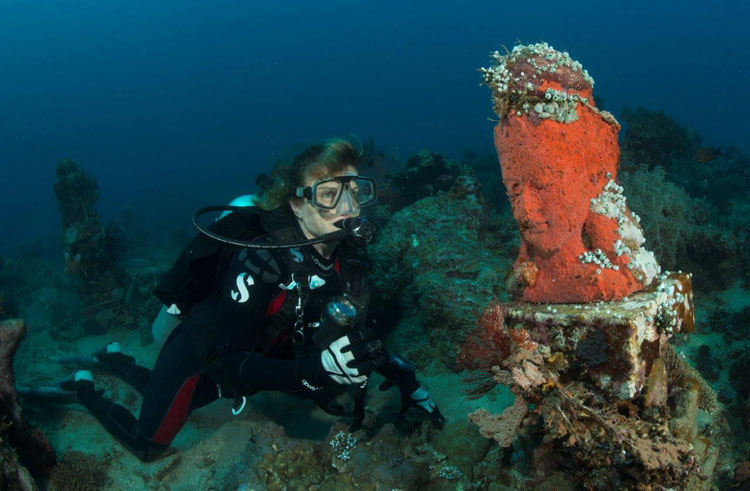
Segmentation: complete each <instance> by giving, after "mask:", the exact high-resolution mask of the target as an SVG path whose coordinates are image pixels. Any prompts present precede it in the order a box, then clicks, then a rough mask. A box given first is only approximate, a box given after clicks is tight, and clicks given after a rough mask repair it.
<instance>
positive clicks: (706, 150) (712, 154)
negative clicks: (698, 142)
mask: <svg viewBox="0 0 750 491" xmlns="http://www.w3.org/2000/svg"><path fill="white" fill-rule="evenodd" d="M719 155H721V148H720V147H700V148H698V149H697V150H696V151H695V153H694V154H693V160H695V161H696V162H700V163H702V164H705V163H706V162H711V161H712V160H715V159H716V157H718V156H719Z"/></svg>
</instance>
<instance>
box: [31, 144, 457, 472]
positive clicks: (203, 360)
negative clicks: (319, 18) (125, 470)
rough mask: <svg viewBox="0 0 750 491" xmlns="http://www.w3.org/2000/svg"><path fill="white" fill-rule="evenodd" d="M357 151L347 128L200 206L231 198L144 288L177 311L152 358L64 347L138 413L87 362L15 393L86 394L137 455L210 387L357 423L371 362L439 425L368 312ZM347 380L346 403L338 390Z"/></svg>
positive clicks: (240, 400)
mask: <svg viewBox="0 0 750 491" xmlns="http://www.w3.org/2000/svg"><path fill="white" fill-rule="evenodd" d="M359 159H360V153H359V152H358V151H357V150H356V149H355V147H354V146H353V145H352V144H351V143H349V142H348V141H346V140H342V139H333V140H328V141H326V142H324V143H321V144H316V145H312V146H310V147H308V148H307V149H305V150H304V151H303V152H302V153H301V154H300V155H298V156H297V157H296V158H295V159H294V160H293V161H292V162H291V164H280V165H278V166H277V167H276V169H274V173H273V174H272V177H271V178H270V179H269V182H268V183H267V184H266V185H265V186H264V192H263V193H262V195H261V197H260V198H259V199H258V200H257V201H256V203H255V205H256V206H252V207H247V208H238V207H211V208H208V209H204V210H202V211H201V212H199V214H200V213H202V212H204V211H216V210H218V209H222V208H230V209H231V212H230V213H228V214H226V213H225V214H224V215H222V217H221V218H220V219H218V220H217V221H216V223H214V224H213V225H212V226H211V227H208V228H203V227H202V226H200V225H198V222H197V218H196V220H195V221H196V226H198V227H199V229H201V231H202V232H204V233H203V234H200V235H199V236H198V237H196V238H195V239H194V240H193V241H192V242H191V243H190V244H189V245H188V247H186V248H185V250H184V251H183V253H182V255H181V256H180V258H179V259H178V261H177V262H176V263H175V265H174V266H173V267H172V269H171V270H170V271H168V272H167V274H166V275H165V276H164V278H163V279H162V281H161V282H160V284H159V285H158V286H157V288H156V290H155V294H156V295H157V297H159V298H160V300H162V301H163V302H164V304H165V308H164V309H163V310H162V313H161V314H160V318H161V320H160V321H159V319H157V321H159V322H161V323H162V324H164V320H165V319H178V320H179V323H178V325H177V326H176V327H175V328H174V329H173V330H172V331H171V332H170V333H169V334H168V336H166V341H165V342H164V345H163V347H162V349H161V351H160V353H159V356H158V358H157V360H156V363H155V365H154V368H153V369H152V370H149V369H147V368H145V367H142V366H139V365H137V364H136V363H135V359H134V358H133V357H131V356H128V355H125V354H124V353H122V351H121V349H120V346H119V344H118V343H116V342H112V343H109V344H108V345H106V346H105V347H104V348H102V349H101V350H99V351H98V352H96V353H94V354H93V355H88V356H78V357H75V358H74V359H73V360H74V361H76V362H78V363H82V364H84V365H88V367H95V368H100V369H105V370H107V371H109V372H110V373H112V374H113V375H116V376H118V377H120V378H122V379H123V380H125V381H126V382H128V383H129V384H131V385H132V386H133V387H134V388H135V389H136V390H138V391H139V392H140V393H141V394H142V396H143V402H142V405H141V409H140V413H139V416H138V418H136V417H135V416H134V415H133V414H131V412H130V411H129V410H128V409H127V408H125V407H123V406H121V405H119V404H117V403H115V402H113V401H111V400H109V399H107V398H105V397H104V396H103V395H102V392H103V391H100V390H96V389H95V385H94V380H93V376H92V374H91V372H90V371H88V370H78V371H77V372H75V373H74V374H73V375H71V376H70V377H68V378H67V379H65V380H63V381H61V382H59V383H58V384H57V385H56V386H53V387H18V388H17V390H18V393H19V394H20V395H22V396H27V397H37V398H40V397H41V398H44V397H47V398H49V399H50V400H57V401H61V400H64V399H65V400H67V401H68V402H77V403H79V404H81V405H83V406H84V407H86V408H87V409H88V410H89V412H91V414H92V415H93V416H94V417H96V418H97V419H98V420H99V421H100V422H101V423H102V424H103V425H104V427H105V428H106V429H107V431H109V432H110V433H111V434H112V435H113V436H114V437H116V438H117V439H118V440H120V441H121V442H122V443H123V444H124V445H125V446H126V447H127V448H129V449H130V450H131V451H132V452H133V453H134V454H135V455H136V456H138V458H140V459H142V460H144V461H151V460H153V459H155V458H157V457H158V456H159V455H161V454H162V453H163V452H164V450H165V449H166V448H167V447H168V446H169V445H170V443H171V442H172V440H173V439H174V437H175V436H176V435H177V433H178V432H179V431H180V429H181V428H182V426H183V425H184V424H185V421H186V420H187V418H188V416H189V414H190V413H191V412H192V411H193V410H195V409H197V408H199V407H202V406H205V405H207V404H209V403H211V402H213V401H215V400H216V399H218V398H220V397H230V398H234V399H235V407H234V409H233V412H234V413H235V414H238V413H239V411H241V410H242V408H244V404H245V399H246V397H247V396H250V395H252V394H255V393H257V392H260V391H284V392H287V393H292V394H296V395H301V396H303V397H307V398H311V399H313V400H315V402H316V403H317V404H318V405H319V406H320V407H321V408H322V409H324V410H325V411H327V412H329V413H332V414H337V415H344V416H350V417H352V418H353V420H354V425H353V426H354V427H356V426H358V424H360V423H361V421H362V418H363V415H364V390H365V388H366V386H367V383H368V380H369V376H370V374H371V373H372V371H377V372H378V373H380V374H382V375H383V376H385V378H386V382H385V383H384V385H386V386H390V385H394V384H395V385H397V386H398V387H399V389H400V391H401V400H402V412H405V411H406V409H408V408H409V407H411V406H415V407H418V408H420V409H421V410H423V411H424V412H425V413H426V414H428V415H429V416H430V418H431V419H432V421H433V423H434V424H436V425H438V426H440V425H442V423H443V416H442V415H441V413H440V411H439V410H438V408H437V406H436V405H435V403H434V401H433V400H432V398H431V397H430V395H429V394H428V393H427V391H426V390H425V389H424V388H423V387H422V386H421V385H420V384H419V383H418V382H417V380H416V377H415V373H414V369H413V367H412V365H411V364H410V363H409V362H408V361H406V360H405V359H404V358H402V357H400V356H399V355H396V354H389V353H387V352H386V350H385V349H384V346H383V343H382V341H381V340H379V339H378V338H377V334H378V333H377V332H376V331H375V330H374V329H373V327H374V326H375V325H376V324H375V323H374V321H373V316H371V315H368V312H367V307H368V303H369V293H368V292H369V290H368V288H367V277H366V268H367V265H366V262H364V261H363V259H362V256H363V253H364V247H363V246H364V245H366V242H368V241H369V239H370V238H371V235H372V228H371V225H370V224H369V222H367V220H366V219H364V218H361V217H359V214H360V209H361V207H363V206H367V205H369V204H372V203H373V202H374V201H375V199H376V198H377V190H376V186H375V182H374V180H373V179H370V178H367V177H362V176H360V175H359V174H358V172H357V164H358V163H359ZM222 243H224V244H222ZM227 245H233V246H235V247H233V248H228V247H227ZM166 306H169V308H168V309H167V307H166ZM167 312H168V313H167ZM68 361H71V360H70V359H69V360H68ZM381 388H382V387H381ZM347 389H349V390H350V392H352V393H353V394H354V399H355V404H354V409H353V410H347V409H344V407H343V406H341V405H339V404H338V403H337V402H336V401H335V397H336V396H337V395H339V394H341V393H342V392H344V391H346V390H347Z"/></svg>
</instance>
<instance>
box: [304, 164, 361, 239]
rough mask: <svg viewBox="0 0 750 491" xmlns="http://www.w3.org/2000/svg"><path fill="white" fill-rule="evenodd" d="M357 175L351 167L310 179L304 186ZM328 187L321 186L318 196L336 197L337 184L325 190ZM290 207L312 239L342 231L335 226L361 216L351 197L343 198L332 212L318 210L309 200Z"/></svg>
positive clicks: (306, 233)
mask: <svg viewBox="0 0 750 491" xmlns="http://www.w3.org/2000/svg"><path fill="white" fill-rule="evenodd" d="M356 175H358V173H357V170H356V169H355V168H354V167H349V168H346V169H344V170H343V171H342V172H338V173H331V174H326V175H324V176H322V177H308V178H307V179H306V181H305V183H304V186H312V185H313V184H314V183H315V182H316V181H321V180H323V179H327V178H330V177H340V176H356ZM326 185H328V184H325V183H324V184H321V185H320V186H319V189H318V195H319V196H322V195H323V194H324V193H326V192H330V193H331V194H332V195H334V196H335V194H336V183H331V184H330V186H331V189H330V190H328V189H326V188H325V186H326ZM347 193H348V191H347ZM290 205H291V206H292V211H294V214H295V215H296V216H297V220H299V223H300V227H301V228H302V230H303V231H304V232H305V235H306V236H307V237H308V238H311V239H314V238H317V237H320V236H322V235H325V234H329V233H331V232H336V231H337V230H340V229H339V228H338V227H336V226H335V225H334V223H335V222H337V221H339V220H341V219H344V218H350V217H356V216H359V212H360V207H359V204H357V202H356V201H355V200H351V199H349V196H342V197H341V199H340V200H339V206H337V207H336V208H335V209H332V210H328V209H320V208H316V207H315V206H313V204H312V201H310V200H309V199H307V198H304V199H303V200H302V201H301V202H297V203H294V202H290Z"/></svg>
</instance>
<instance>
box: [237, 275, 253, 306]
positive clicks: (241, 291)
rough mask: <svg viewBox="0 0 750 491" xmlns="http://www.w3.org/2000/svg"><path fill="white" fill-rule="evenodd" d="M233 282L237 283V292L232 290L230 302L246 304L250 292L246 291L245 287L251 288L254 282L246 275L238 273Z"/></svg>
mask: <svg viewBox="0 0 750 491" xmlns="http://www.w3.org/2000/svg"><path fill="white" fill-rule="evenodd" d="M235 282H236V283H237V290H236V291H235V290H232V300H234V301H235V302H237V303H245V302H247V300H248V299H249V298H250V292H249V291H248V290H247V287H248V286H253V285H254V284H255V280H254V279H253V277H252V276H250V275H249V274H247V273H240V274H238V275H237V279H236V280H235Z"/></svg>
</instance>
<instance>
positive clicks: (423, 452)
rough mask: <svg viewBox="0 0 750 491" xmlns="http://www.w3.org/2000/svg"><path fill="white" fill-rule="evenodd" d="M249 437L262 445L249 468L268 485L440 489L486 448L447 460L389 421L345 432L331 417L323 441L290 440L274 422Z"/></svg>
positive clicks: (277, 487)
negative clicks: (370, 429)
mask: <svg viewBox="0 0 750 491" xmlns="http://www.w3.org/2000/svg"><path fill="white" fill-rule="evenodd" d="M373 431H375V430H373ZM253 439H254V444H253V448H254V449H255V448H258V449H262V454H261V455H259V456H258V457H257V458H256V461H255V464H254V470H255V472H256V473H257V475H258V476H260V479H261V481H262V484H263V485H264V486H265V488H266V489H269V490H286V489H292V490H295V489H299V490H302V489H321V490H324V489H330V490H334V489H353V488H355V487H356V488H358V489H365V490H380V489H441V488H440V487H435V486H440V485H441V483H443V484H444V483H448V482H451V481H454V482H455V481H457V480H458V481H460V482H462V483H463V484H464V485H466V484H467V481H466V478H465V475H464V472H462V471H461V470H460V469H459V466H460V465H465V466H466V469H467V470H468V471H469V472H471V468H472V467H473V466H474V465H475V463H476V462H478V461H481V460H482V458H483V457H484V453H485V452H486V448H487V445H483V446H480V449H482V448H483V449H485V450H484V451H480V452H479V453H477V452H475V453H474V454H473V455H472V456H470V457H469V456H465V458H464V459H463V460H461V459H459V458H458V457H457V458H456V464H451V463H450V461H449V460H447V458H446V455H445V454H442V453H440V452H438V451H436V450H435V449H433V448H432V447H431V446H430V445H429V444H426V443H421V444H420V443H417V442H416V441H414V440H413V439H410V438H408V437H405V436H400V435H399V434H398V432H397V431H396V429H395V427H394V426H393V425H390V424H388V425H385V426H383V427H382V428H380V429H378V430H377V431H375V433H374V434H372V435H368V434H367V433H366V432H365V431H364V430H359V431H357V432H356V433H353V434H352V433H349V432H348V430H347V429H346V426H345V425H344V424H343V423H337V424H335V425H334V426H333V427H332V428H331V431H330V433H329V435H328V437H326V438H325V440H324V441H323V442H315V441H309V440H293V439H290V438H288V437H285V436H284V435H283V430H281V428H278V427H277V428H276V429H274V428H273V427H271V428H265V429H264V430H263V432H262V434H258V435H256V436H254V437H253ZM452 448H453V447H451V449H452ZM451 449H449V450H451ZM467 459H468V460H467ZM248 481H249V480H248ZM241 486H242V484H241ZM248 486H251V484H249V483H248Z"/></svg>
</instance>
